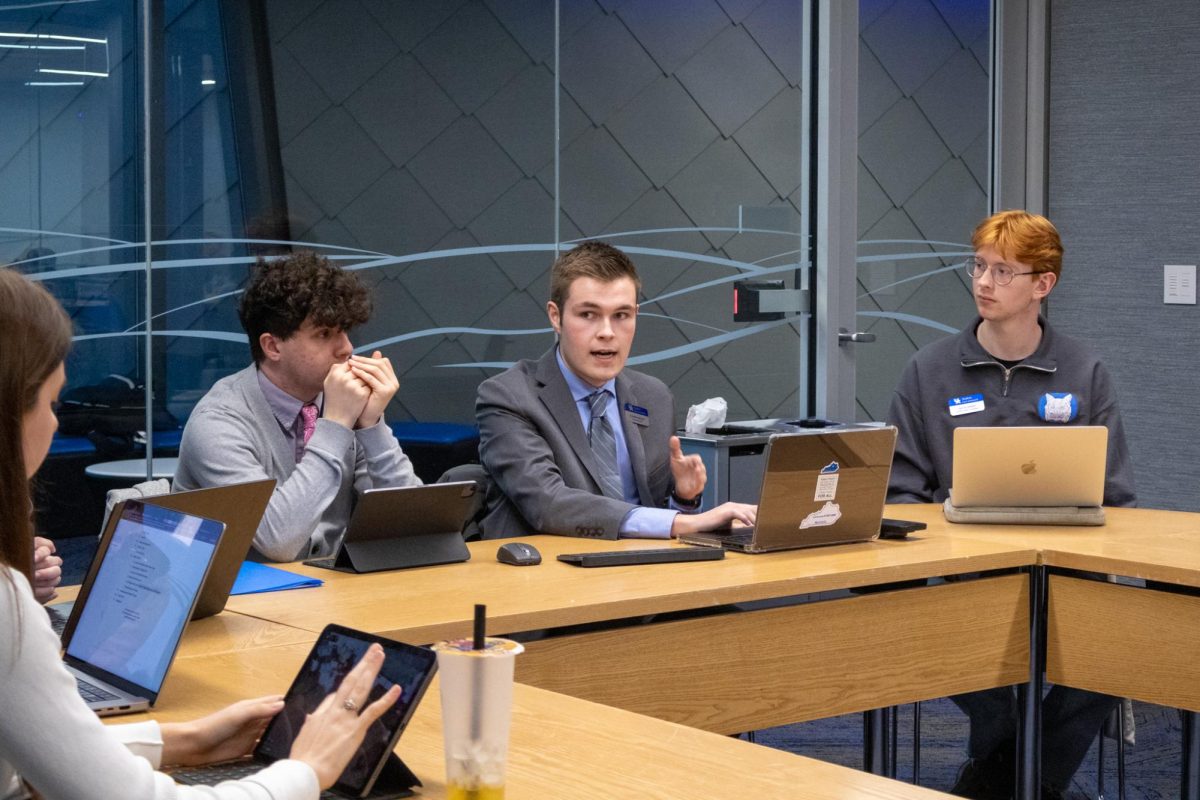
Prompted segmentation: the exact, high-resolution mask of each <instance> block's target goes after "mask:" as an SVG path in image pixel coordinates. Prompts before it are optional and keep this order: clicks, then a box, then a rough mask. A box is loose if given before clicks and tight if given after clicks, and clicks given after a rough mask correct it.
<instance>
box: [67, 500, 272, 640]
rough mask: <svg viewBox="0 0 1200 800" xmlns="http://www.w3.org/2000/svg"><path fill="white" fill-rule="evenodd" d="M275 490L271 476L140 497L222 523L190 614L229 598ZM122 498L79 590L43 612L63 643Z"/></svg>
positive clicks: (206, 612)
mask: <svg viewBox="0 0 1200 800" xmlns="http://www.w3.org/2000/svg"><path fill="white" fill-rule="evenodd" d="M274 491H275V481H274V480H273V479H267V480H261V481H248V482H246V483H234V484H230V485H228V486H214V487H212V488H210V489H194V490H192V491H190V492H176V493H174V494H162V495H156V496H154V497H148V498H144V499H145V501H146V502H149V503H152V504H154V505H155V506H158V507H159V508H171V509H174V510H176V511H182V512H184V513H186V514H192V515H193V516H197V517H206V518H208V519H215V520H216V521H218V522H223V523H225V533H224V534H223V535H222V536H221V545H220V546H219V547H218V548H217V552H216V555H214V556H213V563H212V568H211V569H209V571H208V577H207V578H206V579H205V580H204V588H202V589H201V590H200V599H199V600H197V601H196V609H195V610H194V611H193V612H192V619H203V618H204V617H209V616H212V615H213V614H219V613H221V611H222V610H224V608H225V601H226V600H228V599H229V590H230V589H232V588H233V582H234V580H235V579H236V578H237V574H238V570H239V569H240V568H241V566H242V562H243V561H245V560H246V555H247V553H248V551H249V550H250V543H251V542H252V541H253V540H254V534H255V533H256V532H257V531H258V523H259V522H261V521H262V516H263V513H264V512H265V511H266V510H267V502H268V501H269V500H270V499H271V494H272V493H273V492H274ZM124 506H125V504H124V502H121V503H117V505H116V506H114V507H113V511H112V513H111V514H110V515H109V516H108V519H107V520H105V523H104V530H103V531H101V533H100V543H99V544H98V545H97V546H96V554H95V556H94V557H93V558H92V563H91V566H89V567H88V571H87V574H86V575H84V578H83V583H82V584H81V585H80V587H79V594H78V595H76V597H75V600H74V601H73V602H67V603H57V604H55V605H54V606H47V607H46V613H48V614H49V615H50V626H51V627H52V628H54V631H55V633H57V634H58V635H59V636H61V637H62V640H63V644H64V645H65V644H68V643H70V641H71V634H72V632H73V631H74V629H75V624H76V623H77V622H78V621H79V611H80V610H82V608H83V606H84V604H85V603H86V601H87V597H88V595H89V594H90V593H91V591H92V584H93V583H94V582H95V580H96V573H97V571H98V570H99V569H100V565H101V564H103V563H104V554H105V553H106V552H107V551H108V546H109V544H110V542H111V541H112V536H113V532H114V531H115V530H116V527H117V522H118V520H120V518H121V511H122V510H123V508H124Z"/></svg>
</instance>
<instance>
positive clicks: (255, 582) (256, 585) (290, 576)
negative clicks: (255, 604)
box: [229, 561, 324, 595]
mask: <svg viewBox="0 0 1200 800" xmlns="http://www.w3.org/2000/svg"><path fill="white" fill-rule="evenodd" d="M322 583H324V581H323V580H321V579H320V578H310V577H308V576H307V575H297V574H296V573H294V572H288V571H287V570H282V569H279V568H277V567H268V566H267V565H266V564H259V563H258V562H257V561H246V562H244V563H243V564H242V567H241V569H239V570H238V574H237V579H236V580H235V581H234V582H233V588H232V589H231V590H230V591H229V593H230V594H231V595H234V594H258V593H259V592H279V591H283V590H284V589H307V588H308V587H310V586H320V585H321V584H322Z"/></svg>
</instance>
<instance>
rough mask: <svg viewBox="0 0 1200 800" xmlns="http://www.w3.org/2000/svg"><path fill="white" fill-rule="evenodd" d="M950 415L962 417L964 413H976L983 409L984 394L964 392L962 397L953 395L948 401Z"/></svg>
mask: <svg viewBox="0 0 1200 800" xmlns="http://www.w3.org/2000/svg"><path fill="white" fill-rule="evenodd" d="M946 407H947V408H948V409H949V410H950V416H952V417H961V416H962V415H963V414H975V413H978V412H980V411H983V395H981V394H964V395H963V396H962V397H951V398H950V400H949V401H947V403H946Z"/></svg>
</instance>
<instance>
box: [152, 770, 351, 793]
mask: <svg viewBox="0 0 1200 800" xmlns="http://www.w3.org/2000/svg"><path fill="white" fill-rule="evenodd" d="M265 767H266V765H265V764H260V763H259V762H257V761H228V762H225V763H224V764H209V765H207V766H202V767H188V768H186V769H178V770H171V777H172V778H174V779H175V782H176V783H185V784H188V785H190V786H216V785H217V784H218V783H221V782H222V781H238V780H241V779H242V778H248V777H250V776H251V775H253V774H254V773H256V772H259V771H260V770H262V769H264V768H265ZM370 796H371V795H368V797H370ZM321 800H345V795H340V794H336V793H335V792H333V791H330V790H328V789H327V790H325V791H323V792H321Z"/></svg>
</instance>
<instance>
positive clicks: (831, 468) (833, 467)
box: [821, 461, 841, 475]
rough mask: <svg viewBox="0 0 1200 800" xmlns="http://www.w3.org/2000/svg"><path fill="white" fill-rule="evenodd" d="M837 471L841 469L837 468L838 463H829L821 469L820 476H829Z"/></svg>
mask: <svg viewBox="0 0 1200 800" xmlns="http://www.w3.org/2000/svg"><path fill="white" fill-rule="evenodd" d="M839 469H841V467H839V466H838V462H836V461H830V462H829V463H828V464H826V465H825V466H823V467H821V474H822V475H830V474H832V473H834V472H837V471H838V470H839Z"/></svg>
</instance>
